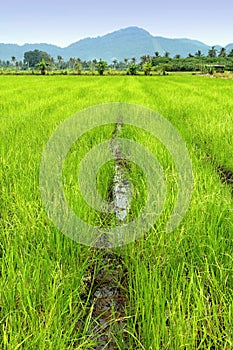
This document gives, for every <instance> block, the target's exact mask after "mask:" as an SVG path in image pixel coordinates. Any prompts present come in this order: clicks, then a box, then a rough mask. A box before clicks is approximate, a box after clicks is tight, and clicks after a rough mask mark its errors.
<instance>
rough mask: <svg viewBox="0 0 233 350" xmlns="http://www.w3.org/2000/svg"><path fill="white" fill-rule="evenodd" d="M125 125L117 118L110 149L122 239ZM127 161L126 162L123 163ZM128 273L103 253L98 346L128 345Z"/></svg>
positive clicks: (96, 294)
mask: <svg viewBox="0 0 233 350" xmlns="http://www.w3.org/2000/svg"><path fill="white" fill-rule="evenodd" d="M122 128H123V123H122V120H121V118H119V119H118V121H117V123H116V126H115V130H114V132H113V134H112V138H111V140H110V144H109V147H110V150H111V152H112V154H113V157H114V160H115V175H114V179H113V190H112V198H113V201H112V203H110V204H109V206H110V207H111V210H112V211H114V212H115V215H116V220H117V227H118V230H117V231H118V235H119V236H118V239H119V240H121V226H120V225H121V224H122V223H124V222H126V218H127V213H128V210H129V207H130V199H131V185H130V182H129V181H128V180H127V178H126V175H125V170H124V169H125V167H124V166H125V160H124V161H123V154H122V148H121V142H120V140H119V139H118V137H119V134H120V133H121V130H122ZM123 165H124V166H123ZM101 240H102V244H103V246H105V247H106V246H108V242H107V235H105V236H103V237H101ZM124 285H126V273H125V271H124V267H123V264H122V261H121V257H120V256H119V254H118V255H117V254H115V253H114V252H113V250H110V249H107V250H105V252H104V253H103V258H102V261H101V262H100V266H99V267H98V272H97V273H96V275H95V276H94V288H93V293H92V297H91V304H92V306H93V323H94V331H95V333H96V334H97V341H98V345H96V347H95V349H97V350H98V349H101V350H102V349H106V350H108V349H109V350H114V349H118V347H117V346H116V343H115V341H114V338H115V339H117V340H118V341H120V342H121V343H122V344H121V346H122V348H125V349H127V345H126V344H125V345H124V342H125V334H124V327H125V311H124V310H125V307H126V294H125V289H123V287H124Z"/></svg>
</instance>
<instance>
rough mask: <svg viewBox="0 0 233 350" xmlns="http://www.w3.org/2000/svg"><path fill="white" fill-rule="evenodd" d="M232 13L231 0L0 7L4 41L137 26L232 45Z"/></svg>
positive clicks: (58, 40)
mask: <svg viewBox="0 0 233 350" xmlns="http://www.w3.org/2000/svg"><path fill="white" fill-rule="evenodd" d="M232 13H233V1H232V0H222V1H218V2H217V1H216V0H213V1H210V0H207V1H205V0H195V1H193V2H191V3H190V2H188V1H184V0H177V1H172V0H161V1H157V0H154V1H153V0H143V1H140V2H139V1H138V2H136V1H132V0H129V1H127V0H124V1H123V0H117V1H114V2H113V1H109V0H96V1H94V0H83V1H80V0H76V1H75V0H66V1H62V0H56V1H55V0H52V1H49V0H47V1H46V0H39V1H37V2H33V1H30V2H29V1H24V0H17V1H16V0H11V1H8V2H7V1H3V2H2V4H1V6H0V42H3V43H18V44H24V43H38V42H47V43H52V44H56V45H59V46H67V45H69V44H70V43H72V42H75V41H77V40H79V39H82V38H85V37H95V36H98V35H103V34H106V33H109V32H112V31H114V30H117V29H120V28H125V27H128V26H132V25H133V26H139V27H142V28H144V29H146V30H148V31H149V32H150V33H151V34H153V35H155V36H157V35H159V36H165V37H169V38H184V37H186V38H190V39H197V40H200V41H203V42H204V43H206V44H208V45H215V44H219V45H222V46H225V45H226V44H229V43H233V20H232Z"/></svg>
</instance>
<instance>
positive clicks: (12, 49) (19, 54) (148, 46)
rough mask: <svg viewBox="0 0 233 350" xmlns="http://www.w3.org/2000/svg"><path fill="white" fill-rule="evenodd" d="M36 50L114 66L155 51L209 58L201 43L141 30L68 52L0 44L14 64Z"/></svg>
mask: <svg viewBox="0 0 233 350" xmlns="http://www.w3.org/2000/svg"><path fill="white" fill-rule="evenodd" d="M232 48H233V44H229V45H227V46H226V49H227V51H230V50H231V49H232ZM35 49H38V50H41V51H46V52H48V53H49V54H50V55H51V56H53V57H54V58H55V59H56V58H57V56H58V55H61V56H62V57H63V59H64V60H65V61H67V60H69V58H70V57H76V58H78V57H79V58H81V59H82V60H92V59H94V58H96V59H99V58H102V59H104V60H106V61H107V62H112V60H113V59H114V58H116V59H117V60H120V61H123V60H124V58H132V57H136V58H137V59H140V57H141V56H142V55H154V53H155V51H158V52H159V53H160V54H161V55H162V54H164V52H166V51H167V52H169V53H170V56H171V57H173V56H174V55H176V54H180V55H181V56H182V57H187V56H188V54H189V53H191V54H194V53H195V52H197V50H201V52H202V53H203V54H207V52H208V50H209V49H210V46H208V45H206V44H204V43H202V42H201V41H197V40H191V39H186V38H182V39H168V38H163V37H161V36H152V35H151V34H150V33H149V32H147V31H146V30H144V29H142V28H138V27H128V28H125V29H120V30H117V31H115V32H113V33H109V34H106V35H104V36H98V37H96V38H86V39H82V40H79V41H77V42H75V43H73V44H71V45H69V46H67V47H65V48H61V47H59V46H56V45H52V44H24V45H22V46H20V45H16V44H1V43H0V59H2V60H11V57H12V56H15V57H16V59H17V60H22V59H23V55H24V52H26V51H30V50H35ZM216 49H217V50H219V49H220V46H217V45H216Z"/></svg>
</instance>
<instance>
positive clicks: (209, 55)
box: [208, 46, 217, 57]
mask: <svg viewBox="0 0 233 350" xmlns="http://www.w3.org/2000/svg"><path fill="white" fill-rule="evenodd" d="M216 56H217V50H216V49H215V46H212V47H211V49H210V50H209V51H208V57H216Z"/></svg>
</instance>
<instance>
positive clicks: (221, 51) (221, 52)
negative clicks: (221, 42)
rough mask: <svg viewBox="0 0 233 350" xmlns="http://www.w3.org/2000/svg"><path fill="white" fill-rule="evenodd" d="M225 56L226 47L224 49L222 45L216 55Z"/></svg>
mask: <svg viewBox="0 0 233 350" xmlns="http://www.w3.org/2000/svg"><path fill="white" fill-rule="evenodd" d="M226 56H227V52H226V49H225V47H222V48H221V50H220V53H219V55H218V57H226Z"/></svg>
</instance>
